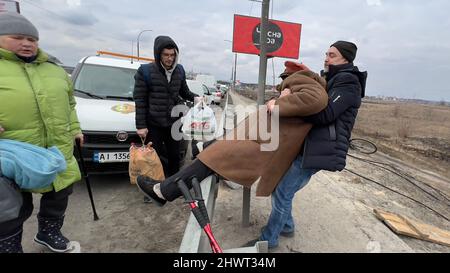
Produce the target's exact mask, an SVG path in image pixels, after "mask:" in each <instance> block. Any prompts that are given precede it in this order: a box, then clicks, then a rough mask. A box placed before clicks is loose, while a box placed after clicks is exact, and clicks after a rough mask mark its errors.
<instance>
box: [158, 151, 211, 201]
mask: <svg viewBox="0 0 450 273" xmlns="http://www.w3.org/2000/svg"><path fill="white" fill-rule="evenodd" d="M212 174H214V171H213V170H211V169H210V168H208V166H206V165H205V164H203V163H202V162H201V161H200V160H198V159H195V160H194V161H192V164H191V165H189V166H187V167H185V168H184V169H182V170H181V171H179V172H178V173H176V174H175V175H172V176H171V177H169V178H167V179H166V180H164V183H161V193H162V195H163V196H164V198H166V199H167V201H173V200H175V199H177V198H178V197H180V196H181V195H182V193H181V191H180V189H179V188H178V185H177V181H178V179H182V180H183V181H184V182H185V183H186V185H187V187H188V188H189V189H191V188H192V183H191V178H192V177H194V176H195V177H197V179H198V181H200V182H201V181H202V180H203V179H205V178H206V177H208V176H210V175H212Z"/></svg>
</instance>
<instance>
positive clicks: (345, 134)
mask: <svg viewBox="0 0 450 273" xmlns="http://www.w3.org/2000/svg"><path fill="white" fill-rule="evenodd" d="M366 79H367V72H360V71H359V70H358V67H356V66H354V65H353V64H352V63H350V64H344V65H338V66H332V65H330V70H329V72H328V73H327V74H326V80H327V92H328V97H329V101H328V106H327V108H325V109H324V110H323V111H321V112H320V113H318V114H315V115H312V116H308V117H305V118H304V120H305V121H307V122H310V123H312V124H313V125H314V126H313V128H312V129H311V131H310V132H309V134H308V136H307V137H306V140H305V144H304V149H303V161H302V168H307V169H320V170H328V171H341V170H343V169H344V167H345V161H346V157H347V152H348V148H349V144H350V136H351V131H352V129H353V125H354V124H355V120H356V116H357V114H358V109H359V107H360V106H361V98H363V97H364V95H365V88H366Z"/></svg>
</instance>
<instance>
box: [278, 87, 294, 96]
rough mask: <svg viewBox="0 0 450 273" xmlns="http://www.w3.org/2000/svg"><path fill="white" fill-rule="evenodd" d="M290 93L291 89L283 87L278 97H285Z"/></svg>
mask: <svg viewBox="0 0 450 273" xmlns="http://www.w3.org/2000/svg"><path fill="white" fill-rule="evenodd" d="M290 94H292V91H291V89H289V88H285V89H284V90H283V91H281V95H280V98H282V97H285V96H287V95H290Z"/></svg>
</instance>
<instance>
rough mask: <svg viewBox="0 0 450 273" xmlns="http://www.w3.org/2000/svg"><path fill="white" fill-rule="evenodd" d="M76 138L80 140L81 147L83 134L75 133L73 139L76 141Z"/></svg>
mask: <svg viewBox="0 0 450 273" xmlns="http://www.w3.org/2000/svg"><path fill="white" fill-rule="evenodd" d="M77 139H78V140H79V141H80V146H81V147H83V145H84V135H83V134H81V133H80V134H76V135H75V141H77Z"/></svg>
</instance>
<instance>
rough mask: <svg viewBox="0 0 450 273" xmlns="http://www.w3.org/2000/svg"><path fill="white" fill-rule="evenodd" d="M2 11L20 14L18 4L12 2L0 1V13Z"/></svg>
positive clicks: (8, 0)
mask: <svg viewBox="0 0 450 273" xmlns="http://www.w3.org/2000/svg"><path fill="white" fill-rule="evenodd" d="M2 11H9V12H17V13H20V8H19V2H17V1H12V0H0V12H2Z"/></svg>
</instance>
